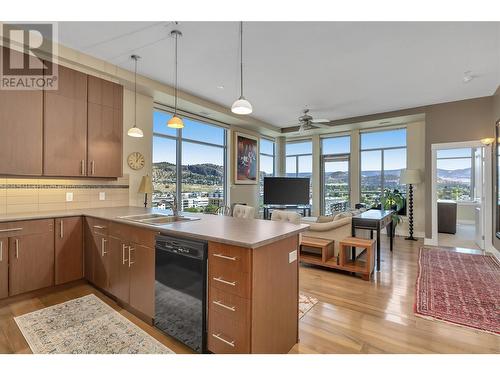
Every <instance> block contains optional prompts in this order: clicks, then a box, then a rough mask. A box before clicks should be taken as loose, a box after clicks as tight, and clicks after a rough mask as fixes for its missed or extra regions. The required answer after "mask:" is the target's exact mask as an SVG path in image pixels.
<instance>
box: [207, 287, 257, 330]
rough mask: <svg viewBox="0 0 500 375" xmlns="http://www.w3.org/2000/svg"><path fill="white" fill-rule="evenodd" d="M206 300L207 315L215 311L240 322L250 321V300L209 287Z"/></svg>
mask: <svg viewBox="0 0 500 375" xmlns="http://www.w3.org/2000/svg"><path fill="white" fill-rule="evenodd" d="M208 298H209V300H208V303H209V305H208V311H209V315H210V314H211V313H212V312H217V313H219V314H220V315H223V316H226V317H227V318H228V319H235V320H238V321H239V322H241V323H244V322H247V323H248V322H249V321H250V308H249V306H250V301H249V300H247V299H245V298H242V297H238V296H236V295H234V294H231V293H226V292H224V291H222V290H220V289H217V288H210V292H209V297H208Z"/></svg>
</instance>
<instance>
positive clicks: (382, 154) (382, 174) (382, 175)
mask: <svg viewBox="0 0 500 375" xmlns="http://www.w3.org/2000/svg"><path fill="white" fill-rule="evenodd" d="M401 129H405V131H406V138H405V146H394V147H378V148H367V149H363V146H362V145H363V142H362V140H361V137H362V135H363V134H367V133H376V132H387V131H397V130H401ZM407 140H408V129H407V128H406V126H400V127H396V128H389V129H388V128H383V129H376V130H366V131H361V132H360V133H359V197H358V201H359V202H360V203H361V197H362V195H363V190H362V186H363V184H362V172H363V167H362V165H363V164H362V157H363V152H371V151H380V166H381V168H380V194H381V195H382V194H383V193H384V189H385V186H384V180H385V168H384V164H385V151H386V150H403V149H404V150H406V160H405V169H407V168H408V142H407ZM401 193H402V194H403V196H404V197H405V199H406V189H405V190H404V191H402V192H401Z"/></svg>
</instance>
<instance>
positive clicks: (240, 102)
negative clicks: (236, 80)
mask: <svg viewBox="0 0 500 375" xmlns="http://www.w3.org/2000/svg"><path fill="white" fill-rule="evenodd" d="M252 110H253V109H252V105H251V104H250V102H249V101H248V100H246V99H245V97H244V96H243V21H241V22H240V97H239V98H238V99H237V100H236V101H235V102H234V103H233V105H232V106H231V112H233V113H236V114H237V115H249V114H250V113H252Z"/></svg>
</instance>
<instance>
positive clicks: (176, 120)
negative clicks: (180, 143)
mask: <svg viewBox="0 0 500 375" xmlns="http://www.w3.org/2000/svg"><path fill="white" fill-rule="evenodd" d="M170 35H171V36H172V37H174V38H175V86H174V95H175V99H174V100H175V101H174V115H173V116H172V118H171V119H170V120H168V123H167V126H168V127H169V128H174V129H182V128H183V127H184V123H183V122H182V119H181V118H180V117H179V116H177V40H178V39H179V37H181V36H182V33H181V32H180V31H179V30H172V32H171V33H170Z"/></svg>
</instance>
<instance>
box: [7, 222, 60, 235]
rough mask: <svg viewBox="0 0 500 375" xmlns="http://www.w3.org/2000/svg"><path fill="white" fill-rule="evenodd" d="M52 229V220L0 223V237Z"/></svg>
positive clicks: (44, 231)
mask: <svg viewBox="0 0 500 375" xmlns="http://www.w3.org/2000/svg"><path fill="white" fill-rule="evenodd" d="M53 231H54V220H53V219H43V220H26V221H12V222H8V223H0V238H6V237H14V236H16V237H18V236H26V235H32V234H42V233H47V232H53Z"/></svg>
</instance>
